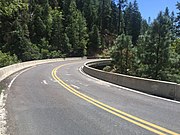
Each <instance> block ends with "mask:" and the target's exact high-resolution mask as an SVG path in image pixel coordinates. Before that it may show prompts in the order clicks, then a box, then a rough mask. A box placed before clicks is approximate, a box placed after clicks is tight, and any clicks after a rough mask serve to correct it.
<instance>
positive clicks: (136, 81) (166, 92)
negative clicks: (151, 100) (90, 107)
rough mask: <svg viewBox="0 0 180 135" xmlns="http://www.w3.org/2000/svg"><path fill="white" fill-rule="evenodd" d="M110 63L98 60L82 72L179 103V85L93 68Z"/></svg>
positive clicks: (87, 64)
mask: <svg viewBox="0 0 180 135" xmlns="http://www.w3.org/2000/svg"><path fill="white" fill-rule="evenodd" d="M110 61H111V60H99V61H92V62H88V63H85V64H84V67H83V71H84V72H85V73H87V74H89V75H91V76H93V77H96V78H98V79H101V80H104V81H107V82H111V83H113V84H117V85H120V86H124V87H128V88H131V89H135V90H138V91H141V92H145V93H148V94H152V95H156V96H160V97H165V98H169V99H174V100H179V101H180V85H179V84H177V83H173V82H166V81H159V80H153V79H146V78H140V77H134V76H128V75H123V74H117V73H109V72H105V71H102V70H98V69H95V68H94V67H96V66H98V65H103V64H104V65H105V64H108V63H110Z"/></svg>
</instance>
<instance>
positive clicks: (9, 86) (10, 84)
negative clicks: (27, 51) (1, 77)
mask: <svg viewBox="0 0 180 135" xmlns="http://www.w3.org/2000/svg"><path fill="white" fill-rule="evenodd" d="M34 67H35V66H33V67H30V68H27V69H25V70H23V71H21V72H20V73H18V74H17V75H16V76H15V77H14V78H13V79H12V80H11V82H10V83H9V85H8V88H9V89H10V88H11V86H12V84H13V82H14V81H15V80H16V79H17V77H18V76H20V75H21V74H22V73H24V72H26V71H28V70H30V69H32V68H34Z"/></svg>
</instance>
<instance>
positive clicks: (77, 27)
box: [0, 0, 180, 82]
mask: <svg viewBox="0 0 180 135" xmlns="http://www.w3.org/2000/svg"><path fill="white" fill-rule="evenodd" d="M176 6H177V9H178V11H179V10H180V4H179V3H177V5H176ZM179 28H180V12H179V13H178V14H177V15H175V14H174V13H173V12H172V13H170V11H169V10H168V8H166V9H165V11H161V12H160V13H159V14H158V15H157V18H156V19H155V20H152V21H151V20H150V19H149V20H145V19H143V18H142V16H141V13H140V11H139V8H138V3H137V1H136V0H135V1H134V2H132V3H131V2H130V3H128V1H127V0H118V1H115V0H111V1H110V0H29V1H28V0H1V1H0V31H1V32H0V67H3V66H7V65H10V64H13V63H17V62H19V61H29V60H38V59H47V58H58V57H83V56H89V57H94V56H102V57H106V56H110V57H111V58H112V59H113V62H112V64H113V66H111V67H106V70H108V71H113V72H118V73H123V74H128V75H135V76H141V77H147V78H153V79H161V80H168V81H174V82H180V70H179V69H180V39H179V37H180V31H179Z"/></svg>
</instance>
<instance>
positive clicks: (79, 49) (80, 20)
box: [66, 1, 88, 56]
mask: <svg viewBox="0 0 180 135" xmlns="http://www.w3.org/2000/svg"><path fill="white" fill-rule="evenodd" d="M67 19H68V26H67V27H66V33H67V36H68V38H69V43H70V44H71V45H72V52H71V56H84V55H85V54H86V45H87V42H88V34H87V27H86V25H87V24H86V20H85V18H84V17H83V15H82V13H81V12H80V11H79V10H78V9H77V8H76V3H75V2H74V1H72V2H71V4H70V6H69V16H68V17H67Z"/></svg>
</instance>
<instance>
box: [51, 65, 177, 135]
mask: <svg viewBox="0 0 180 135" xmlns="http://www.w3.org/2000/svg"><path fill="white" fill-rule="evenodd" d="M69 64H71V63H69ZM69 64H64V65H61V66H58V67H56V68H54V69H53V71H52V77H53V78H54V79H55V80H56V81H57V82H58V83H59V84H60V85H61V86H63V87H64V88H65V89H66V90H68V91H69V92H71V93H73V94H74V95H76V96H78V97H79V98H81V99H83V100H85V101H87V102H89V103H91V104H93V105H95V106H96V107H99V108H101V109H103V110H105V111H107V112H109V113H111V114H113V115H116V116H118V117H120V118H122V119H124V120H126V121H128V122H131V123H133V124H135V125H138V126H139V127H142V128H144V129H146V130H149V131H151V132H153V133H156V134H159V135H167V134H170V135H180V134H178V133H175V132H173V131H171V130H168V129H166V128H163V127H160V126H158V125H155V124H153V123H150V122H148V121H145V120H143V119H140V118H138V117H136V116H133V115H130V114H128V113H126V112H123V111H121V110H118V109H116V108H113V107H111V106H109V105H107V104H105V103H102V102H100V101H98V100H96V99H94V98H91V97H89V96H87V95H85V94H83V93H81V92H79V91H77V90H76V89H74V88H73V87H71V86H70V85H68V84H67V83H65V82H64V81H63V80H61V79H60V78H59V77H58V76H57V70H58V69H60V68H61V67H63V66H66V65H69Z"/></svg>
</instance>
